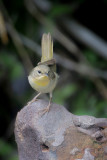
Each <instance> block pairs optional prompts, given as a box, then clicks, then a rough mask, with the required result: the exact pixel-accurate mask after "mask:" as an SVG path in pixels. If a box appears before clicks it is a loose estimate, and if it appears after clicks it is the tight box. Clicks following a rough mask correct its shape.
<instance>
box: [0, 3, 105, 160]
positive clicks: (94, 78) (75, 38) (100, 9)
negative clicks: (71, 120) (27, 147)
mask: <svg viewBox="0 0 107 160" xmlns="http://www.w3.org/2000/svg"><path fill="white" fill-rule="evenodd" d="M106 18H107V0H102V1H101V0H94V1H91V0H72V1H70V0H66V2H65V1H63V0H15V1H14V0H11V1H8V0H4V1H3V0H2V1H1V0H0V159H1V160H17V159H18V156H17V148H16V143H15V138H14V133H13V132H14V122H15V118H16V115H17V112H18V111H20V110H21V109H22V108H23V106H24V105H26V104H27V102H28V101H29V100H31V99H32V98H33V97H34V96H35V95H36V94H37V93H36V92H35V91H34V90H33V89H32V88H31V87H30V85H29V84H28V80H27V76H28V74H29V72H30V70H31V69H32V67H33V66H36V64H37V63H38V62H39V61H40V56H41V48H40V47H41V37H42V34H43V33H44V32H46V33H48V32H50V33H51V34H52V37H53V41H54V52H55V53H54V57H55V58H56V61H57V71H58V73H59V75H60V78H59V83H58V85H57V87H56V89H55V91H54V93H53V102H55V103H58V104H61V105H64V106H65V107H66V108H67V109H68V110H69V111H70V112H72V113H73V114H77V115H91V116H95V117H107V23H106ZM45 96H46V95H45ZM42 98H44V99H47V97H42Z"/></svg>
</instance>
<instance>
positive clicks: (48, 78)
mask: <svg viewBox="0 0 107 160" xmlns="http://www.w3.org/2000/svg"><path fill="white" fill-rule="evenodd" d="M41 47H42V57H41V61H40V62H39V63H38V64H37V66H36V67H34V68H33V69H32V71H31V72H30V74H29V76H28V81H29V84H30V85H31V87H32V88H33V89H34V90H36V91H37V92H38V94H37V95H36V96H35V97H34V98H33V99H32V100H31V101H30V102H29V103H28V105H30V104H31V103H33V102H34V101H36V100H37V98H38V97H39V96H40V95H41V94H43V93H49V95H50V98H49V103H48V106H47V107H46V108H45V109H44V113H45V112H49V110H50V106H51V102H52V92H53V90H54V89H55V87H56V85H57V82H58V78H59V75H58V74H57V73H56V61H55V59H54V58H53V41H52V38H51V34H50V33H48V34H46V33H44V34H43V36H42V41H41Z"/></svg>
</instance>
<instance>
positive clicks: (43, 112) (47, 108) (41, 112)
mask: <svg viewBox="0 0 107 160" xmlns="http://www.w3.org/2000/svg"><path fill="white" fill-rule="evenodd" d="M49 111H50V104H49V105H48V106H47V107H46V108H45V109H42V110H40V111H39V114H40V115H41V116H43V115H44V114H45V113H49Z"/></svg>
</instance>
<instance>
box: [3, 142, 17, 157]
mask: <svg viewBox="0 0 107 160" xmlns="http://www.w3.org/2000/svg"><path fill="white" fill-rule="evenodd" d="M15 152H16V151H15V150H14V147H13V146H12V145H10V144H9V143H8V142H6V141H5V140H3V139H0V156H1V157H3V158H4V159H6V160H18V157H17V154H16V153H15Z"/></svg>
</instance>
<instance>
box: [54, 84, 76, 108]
mask: <svg viewBox="0 0 107 160" xmlns="http://www.w3.org/2000/svg"><path fill="white" fill-rule="evenodd" d="M76 91H77V86H76V85H75V84H67V85H66V86H64V87H62V88H60V89H56V90H55V92H54V96H53V101H54V102H55V103H58V104H62V105H63V104H64V102H65V101H66V100H67V98H69V97H70V96H72V95H73V94H74V93H75V92H76Z"/></svg>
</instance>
